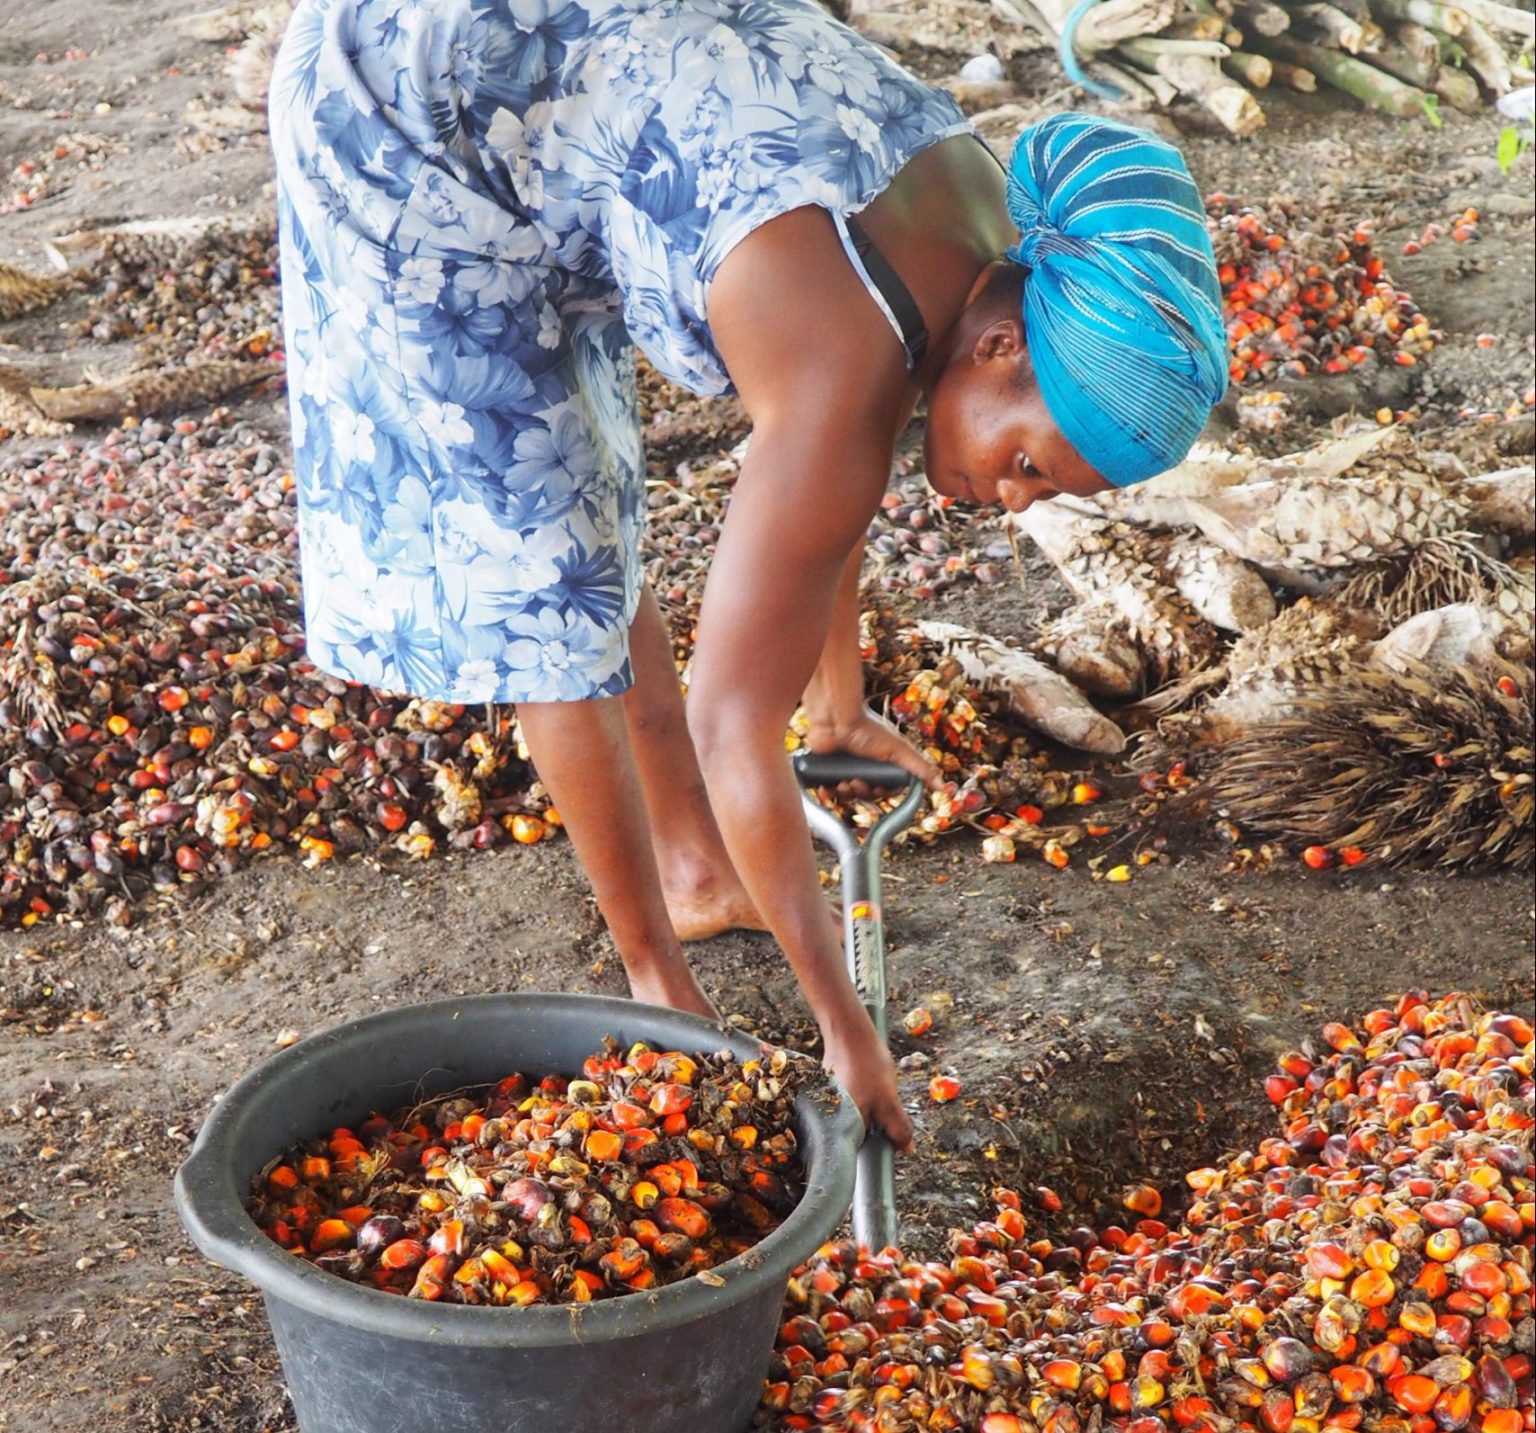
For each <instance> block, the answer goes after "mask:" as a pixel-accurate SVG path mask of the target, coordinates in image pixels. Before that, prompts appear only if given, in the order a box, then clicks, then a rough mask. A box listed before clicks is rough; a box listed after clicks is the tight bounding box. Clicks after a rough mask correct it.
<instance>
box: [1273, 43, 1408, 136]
mask: <svg viewBox="0 0 1536 1433" xmlns="http://www.w3.org/2000/svg"><path fill="white" fill-rule="evenodd" d="M1262 49H1263V51H1264V53H1265V54H1267V55H1271V56H1273V57H1274V58H1276V59H1280V60H1285V61H1287V62H1288V63H1290V64H1293V65H1300V66H1302V67H1303V68H1304V69H1308V70H1311V71H1312V73H1313V74H1314V75H1316V76H1317V77H1318V79H1320V80H1323V81H1324V82H1325V83H1327V84H1330V85H1332V86H1333V87H1334V88H1335V89H1339V90H1343V91H1344V93H1345V94H1349V95H1353V96H1354V97H1355V98H1356V99H1357V100H1360V101H1361V102H1363V103H1364V104H1368V105H1370V106H1371V107H1372V108H1373V109H1380V110H1385V111H1386V112H1387V113H1388V114H1395V115H1397V116H1398V117H1399V118H1402V119H1412V118H1414V117H1415V116H1416V115H1420V114H1423V113H1424V112H1425V104H1426V102H1431V103H1432V101H1430V100H1429V96H1428V95H1427V94H1425V93H1424V91H1423V90H1420V89H1415V88H1414V87H1413V86H1412V85H1405V84H1404V83H1403V82H1402V81H1401V80H1395V79H1393V78H1392V76H1391V75H1389V74H1385V73H1383V72H1382V71H1381V70H1378V69H1374V68H1372V67H1371V66H1370V65H1368V64H1365V63H1364V62H1363V61H1361V60H1355V59H1351V58H1350V57H1349V56H1348V55H1341V54H1339V53H1338V52H1337V51H1336V50H1325V49H1324V48H1323V47H1322V46H1321V45H1308V44H1306V43H1305V42H1304V41H1301V40H1293V39H1292V38H1291V37H1290V36H1289V35H1275V36H1274V37H1272V38H1271V39H1267V40H1265V41H1264V43H1263V46H1262Z"/></svg>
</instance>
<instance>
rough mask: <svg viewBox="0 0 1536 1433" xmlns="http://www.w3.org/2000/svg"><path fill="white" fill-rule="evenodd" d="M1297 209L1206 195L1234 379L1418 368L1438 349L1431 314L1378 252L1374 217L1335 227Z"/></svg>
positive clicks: (1283, 204)
mask: <svg viewBox="0 0 1536 1433" xmlns="http://www.w3.org/2000/svg"><path fill="white" fill-rule="evenodd" d="M1297 207H1298V206H1297V205H1296V204H1295V203H1287V202H1283V201H1276V202H1273V203H1271V204H1269V205H1255V204H1239V203H1237V202H1235V201H1233V200H1232V199H1230V198H1229V197H1228V196H1227V195H1225V194H1219V193H1218V194H1210V195H1207V196H1206V214H1207V216H1208V218H1209V227H1210V231H1211V241H1212V244H1213V245H1214V247H1215V250H1216V264H1217V277H1218V278H1219V280H1220V282H1221V297H1222V307H1223V313H1224V317H1225V318H1226V323H1227V343H1228V346H1229V348H1230V349H1231V353H1232V358H1231V363H1230V374H1231V378H1232V382H1233V383H1234V384H1241V383H1257V382H1262V381H1266V380H1270V379H1275V378H1304V377H1306V376H1308V375H1309V374H1312V373H1317V372H1322V373H1348V372H1349V371H1350V370H1352V369H1355V368H1360V367H1362V366H1366V365H1369V364H1373V363H1378V362H1385V363H1396V364H1399V365H1401V366H1403V367H1412V366H1413V365H1414V364H1416V363H1417V362H1418V361H1419V359H1420V358H1421V357H1423V356H1424V355H1425V354H1427V353H1429V352H1430V351H1431V350H1432V349H1433V348H1434V337H1433V334H1432V332H1431V329H1430V326H1429V320H1428V319H1426V318H1425V317H1424V316H1423V315H1422V314H1421V313H1420V312H1419V310H1418V308H1417V306H1416V305H1415V304H1414V302H1413V300H1412V299H1411V298H1410V297H1409V295H1408V294H1407V293H1406V292H1405V291H1404V290H1403V289H1401V288H1399V287H1397V286H1396V285H1395V284H1394V283H1393V282H1392V277H1391V275H1390V274H1388V273H1387V270H1386V265H1385V263H1384V261H1383V260H1382V258H1381V256H1380V255H1379V254H1376V253H1373V252H1372V240H1373V235H1372V233H1371V230H1370V227H1369V225H1363V224H1362V225H1358V226H1356V228H1355V229H1354V231H1353V232H1352V233H1350V234H1331V233H1327V232H1325V231H1324V230H1323V229H1321V228H1319V227H1318V226H1317V224H1316V222H1315V221H1311V220H1308V219H1307V218H1306V217H1305V216H1303V215H1300V214H1299V213H1298V212H1297Z"/></svg>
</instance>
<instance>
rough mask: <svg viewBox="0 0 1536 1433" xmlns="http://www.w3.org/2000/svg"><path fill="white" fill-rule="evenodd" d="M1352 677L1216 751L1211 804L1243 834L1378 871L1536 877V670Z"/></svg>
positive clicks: (1417, 669)
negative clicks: (1344, 852)
mask: <svg viewBox="0 0 1536 1433" xmlns="http://www.w3.org/2000/svg"><path fill="white" fill-rule="evenodd" d="M1401 668H1402V669H1401V670H1397V671H1383V670H1380V669H1378V668H1371V667H1357V668H1354V669H1352V670H1349V671H1347V672H1344V673H1342V674H1340V675H1339V676H1337V677H1336V678H1335V679H1333V680H1330V681H1329V682H1327V683H1326V684H1325V685H1322V686H1320V687H1318V688H1317V689H1316V690H1314V691H1312V692H1310V693H1307V694H1306V695H1303V696H1300V697H1298V698H1297V699H1296V700H1295V701H1294V702H1293V703H1292V704H1291V714H1290V715H1288V716H1286V717H1283V718H1281V719H1279V720H1275V721H1268V722H1263V723H1260V724H1258V725H1255V726H1251V727H1249V728H1248V729H1246V730H1244V731H1242V732H1240V733H1238V734H1237V735H1235V736H1233V737H1232V739H1231V740H1229V741H1227V742H1226V743H1224V744H1223V745H1221V746H1220V747H1218V748H1217V750H1216V752H1215V753H1214V756H1213V758H1212V761H1211V763H1210V766H1209V770H1208V776H1207V782H1206V791H1207V794H1208V795H1209V796H1210V799H1211V801H1212V803H1213V804H1214V805H1216V806H1218V807H1220V808H1221V809H1222V810H1224V811H1225V812H1226V813H1227V814H1228V815H1229V816H1230V817H1231V818H1232V819H1233V820H1234V821H1236V822H1238V823H1239V824H1240V825H1241V826H1242V827H1243V828H1244V829H1245V830H1252V831H1254V832H1258V833H1260V834H1262V835H1265V836H1268V837H1271V838H1273V839H1276V840H1280V841H1285V842H1288V843H1292V844H1294V845H1296V846H1298V847H1299V846H1303V845H1314V844H1315V845H1320V846H1323V847H1326V848H1328V849H1332V850H1340V849H1342V848H1345V847H1359V848H1360V849H1361V850H1363V851H1366V852H1368V853H1369V854H1370V856H1371V858H1372V859H1373V860H1379V861H1384V862H1393V863H1402V864H1405V865H1426V866H1439V867H1444V868H1451V869H1469V868H1477V867H1492V866H1510V867H1513V868H1515V869H1517V870H1529V869H1530V867H1531V864H1532V852H1533V822H1536V792H1533V779H1536V753H1533V740H1536V734H1533V727H1532V715H1531V686H1532V682H1531V673H1530V668H1529V667H1528V666H1527V667H1524V668H1516V667H1505V668H1503V669H1502V670H1499V669H1497V668H1495V667H1489V668H1487V669H1475V668H1471V667H1463V668H1455V667H1444V666H1441V667H1436V668H1429V667H1424V666H1422V665H1420V664H1417V663H1414V662H1412V661H1410V660H1408V659H1404V661H1403V663H1402V664H1401Z"/></svg>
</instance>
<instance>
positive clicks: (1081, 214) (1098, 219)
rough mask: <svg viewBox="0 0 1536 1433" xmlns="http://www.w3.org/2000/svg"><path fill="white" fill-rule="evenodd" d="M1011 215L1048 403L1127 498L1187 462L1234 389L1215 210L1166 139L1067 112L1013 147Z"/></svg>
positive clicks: (1033, 351) (1028, 332) (1034, 353)
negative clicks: (1211, 214)
mask: <svg viewBox="0 0 1536 1433" xmlns="http://www.w3.org/2000/svg"><path fill="white" fill-rule="evenodd" d="M1008 213H1009V215H1010V217H1011V218H1012V219H1013V222H1014V223H1015V224H1016V225H1017V226H1018V230H1019V235H1020V238H1019V242H1018V244H1017V245H1016V246H1015V247H1014V248H1012V249H1010V250H1008V254H1007V257H1008V258H1010V259H1012V260H1013V261H1014V262H1015V263H1019V264H1022V265H1023V266H1024V268H1025V269H1026V270H1027V271H1028V275H1029V277H1028V280H1027V282H1026V283H1025V285H1024V333H1025V340H1026V342H1027V343H1028V345H1029V354H1030V359H1031V361H1032V363H1033V365H1034V370H1035V378H1036V381H1037V382H1038V383H1039V385H1040V393H1041V396H1042V397H1043V398H1044V399H1045V403H1046V407H1047V408H1048V409H1049V410H1050V414H1051V417H1052V418H1053V419H1054V420H1055V423H1056V426H1057V427H1058V428H1060V429H1061V431H1062V433H1063V435H1064V436H1065V437H1066V438H1067V440H1068V441H1069V442H1070V443H1071V444H1072V446H1073V447H1074V448H1076V449H1077V451H1078V453H1079V454H1080V455H1081V457H1082V458H1083V460H1084V461H1085V462H1086V463H1088V464H1090V465H1091V466H1092V467H1093V468H1094V469H1095V470H1096V471H1097V472H1098V473H1099V474H1100V476H1102V477H1103V478H1105V479H1106V480H1107V481H1109V482H1111V483H1113V484H1115V486H1116V487H1126V486H1128V485H1129V484H1131V483H1139V482H1141V481H1142V480H1143V479H1146V478H1150V477H1152V476H1153V475H1154V474H1155V473H1160V472H1162V471H1163V470H1164V469H1165V468H1170V467H1172V466H1173V465H1174V464H1175V463H1178V462H1179V461H1181V460H1182V459H1183V457H1184V455H1185V454H1186V453H1187V452H1188V451H1189V449H1190V445H1191V444H1192V443H1193V442H1194V441H1195V438H1196V437H1197V436H1198V435H1199V433H1200V430H1201V428H1203V427H1204V426H1205V420H1206V419H1207V418H1208V417H1209V416H1210V411H1211V408H1212V407H1213V406H1214V405H1215V403H1216V402H1217V401H1218V400H1219V399H1220V398H1221V395H1222V394H1223V393H1224V392H1225V391H1226V387H1227V341H1226V331H1225V328H1224V326H1223V324H1222V318H1221V289H1220V287H1219V285H1218V284H1217V281H1216V260H1215V255H1214V254H1213V253H1212V251H1211V240H1210V236H1209V235H1208V234H1207V233H1206V229H1205V212H1204V206H1203V205H1202V204H1201V202H1200V194H1199V191H1198V190H1197V189H1196V188H1195V183H1194V180H1192V179H1191V178H1190V175H1189V170H1188V169H1187V168H1186V167H1185V165H1184V160H1183V158H1182V156H1181V155H1180V154H1179V152H1178V150H1176V149H1175V148H1174V147H1173V146H1172V145H1171V144H1168V143H1167V142H1166V141H1164V140H1162V139H1159V138H1158V137H1157V136H1156V135H1153V134H1148V133H1146V132H1145V131H1143V130H1139V129H1132V128H1130V127H1129V126H1128V125H1123V124H1117V123H1115V122H1114V121H1112V120H1106V119H1099V118H1097V117H1095V116H1093V115H1087V114H1057V115H1052V116H1051V117H1050V118H1049V119H1046V120H1042V121H1041V122H1040V123H1039V124H1036V125H1032V126H1030V128H1028V129H1026V130H1025V131H1024V132H1023V134H1021V135H1020V136H1019V138H1018V142H1017V143H1016V144H1015V145H1014V147H1013V159H1012V163H1011V165H1010V167H1009V174H1008Z"/></svg>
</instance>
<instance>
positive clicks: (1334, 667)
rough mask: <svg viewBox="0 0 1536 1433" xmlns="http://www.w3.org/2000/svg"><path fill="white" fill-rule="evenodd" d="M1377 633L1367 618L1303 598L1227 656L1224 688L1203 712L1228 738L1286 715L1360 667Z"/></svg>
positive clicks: (1245, 637) (1377, 629)
mask: <svg viewBox="0 0 1536 1433" xmlns="http://www.w3.org/2000/svg"><path fill="white" fill-rule="evenodd" d="M1379 633H1380V628H1379V626H1378V625H1377V624H1375V623H1374V622H1373V621H1372V620H1371V619H1370V618H1369V617H1368V616H1366V615H1364V614H1361V613H1358V612H1355V611H1352V610H1351V609H1348V608H1345V607H1341V606H1339V605H1337V604H1334V603H1331V602H1315V601H1313V600H1312V599H1311V598H1308V597H1303V598H1301V599H1300V600H1298V601H1297V602H1296V603H1295V604H1293V605H1292V606H1290V607H1287V608H1286V609H1285V610H1284V611H1283V612H1281V613H1280V615H1279V616H1278V617H1276V618H1275V620H1274V621H1273V622H1270V623H1269V624H1267V625H1266V626H1264V627H1261V628H1260V629H1259V630H1258V631H1257V632H1249V633H1247V634H1245V635H1244V636H1242V637H1239V638H1238V640H1237V641H1236V642H1234V643H1233V645H1232V650H1231V651H1230V652H1229V653H1228V654H1227V661H1226V675H1227V684H1226V686H1225V688H1224V689H1223V690H1222V691H1221V692H1220V694H1219V695H1217V696H1216V697H1215V698H1214V699H1213V700H1212V701H1211V703H1210V704H1209V706H1208V707H1207V708H1206V712H1205V714H1206V717H1207V718H1208V719H1209V720H1210V721H1211V722H1212V723H1213V725H1214V728H1215V730H1217V731H1218V732H1219V733H1221V734H1223V735H1226V734H1230V733H1232V732H1234V731H1241V730H1243V729H1244V728H1247V727H1251V726H1254V725H1256V724H1258V723H1262V722H1270V721H1274V720H1275V719H1277V718H1279V717H1284V716H1288V715H1290V714H1291V713H1292V712H1293V711H1294V710H1296V707H1297V704H1298V703H1299V702H1301V701H1303V700H1304V699H1306V697H1307V696H1308V695H1309V694H1310V693H1311V692H1312V691H1313V690H1314V689H1315V688H1318V687H1320V686H1326V685H1328V684H1329V683H1332V682H1336V681H1338V680H1339V679H1341V678H1342V677H1343V676H1344V675H1345V674H1346V673H1348V672H1350V671H1351V670H1353V669H1354V667H1355V666H1356V665H1357V664H1358V663H1359V662H1361V661H1362V660H1363V659H1364V658H1365V656H1366V654H1367V651H1368V647H1367V645H1366V644H1367V643H1369V642H1370V640H1371V639H1372V638H1374V637H1376V636H1378V635H1379Z"/></svg>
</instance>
